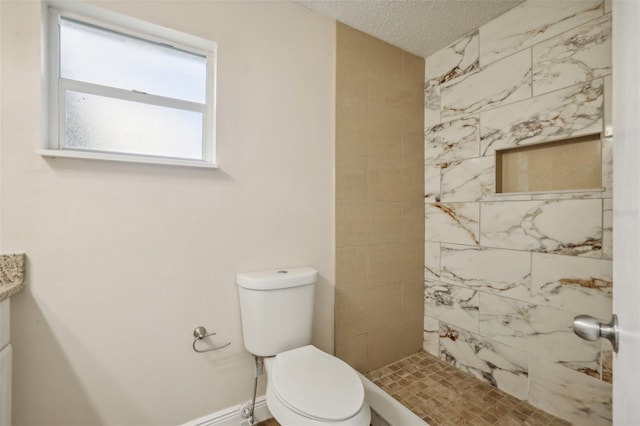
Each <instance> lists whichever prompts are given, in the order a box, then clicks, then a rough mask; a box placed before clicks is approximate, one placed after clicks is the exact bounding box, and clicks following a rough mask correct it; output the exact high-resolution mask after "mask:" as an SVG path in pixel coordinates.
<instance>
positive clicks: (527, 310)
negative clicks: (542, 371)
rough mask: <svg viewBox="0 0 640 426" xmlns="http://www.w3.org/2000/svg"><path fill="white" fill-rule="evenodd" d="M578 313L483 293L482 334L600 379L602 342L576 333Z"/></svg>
mask: <svg viewBox="0 0 640 426" xmlns="http://www.w3.org/2000/svg"><path fill="white" fill-rule="evenodd" d="M574 316H575V313H572V312H566V311H562V310H559V309H555V308H550V307H548V306H541V305H535V304H532V303H526V302H520V301H517V300H513V299H509V298H507V297H500V296H496V295H493V294H486V293H480V322H479V333H480V335H482V336H487V337H490V338H492V339H494V340H496V341H498V342H500V343H503V344H505V345H509V346H511V347H514V348H518V349H520V350H523V351H526V352H527V353H529V354H531V355H534V356H537V357H540V358H544V359H547V360H550V361H553V362H556V363H560V364H563V365H565V366H566V367H569V368H571V369H573V370H576V371H580V372H581V373H584V374H587V375H589V376H593V377H600V363H599V355H600V342H589V341H586V340H582V339H580V338H579V337H578V336H576V335H575V333H574V332H573V317H574Z"/></svg>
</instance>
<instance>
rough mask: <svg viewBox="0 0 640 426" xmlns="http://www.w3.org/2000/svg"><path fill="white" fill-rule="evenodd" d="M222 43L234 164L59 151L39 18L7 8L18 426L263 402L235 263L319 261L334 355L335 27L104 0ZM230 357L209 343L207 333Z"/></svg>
mask: <svg viewBox="0 0 640 426" xmlns="http://www.w3.org/2000/svg"><path fill="white" fill-rule="evenodd" d="M102 6H104V7H107V8H109V9H113V10H114V11H118V12H121V13H124V14H128V15H131V16H134V17H138V18H142V19H145V20H148V21H150V22H153V23H157V24H160V25H164V26H167V27H171V28H174V29H176V30H180V31H184V32H189V33H193V34H195V35H197V36H200V37H204V38H208V39H211V40H214V41H216V42H217V43H218V55H219V56H218V59H219V64H218V97H217V104H218V108H219V110H218V117H217V118H218V133H217V140H218V152H219V158H218V160H219V161H218V162H219V164H220V167H221V168H220V169H219V170H214V171H210V170H194V169H188V168H172V167H162V166H152V165H134V164H119V163H107V162H97V161H83V160H66V159H56V160H45V159H43V158H42V157H40V156H38V155H36V154H35V152H34V150H35V149H36V147H37V146H38V144H39V141H40V138H41V137H42V130H41V128H40V114H41V108H40V87H41V85H40V71H41V68H40V55H41V51H40V37H41V33H40V17H41V16H40V15H41V6H40V3H39V2H35V1H20V2H11V1H3V2H2V3H1V9H2V23H1V28H2V55H3V57H2V86H1V92H2V111H1V116H2V118H3V124H4V126H3V128H2V134H1V138H2V139H1V140H2V146H1V150H0V153H1V158H2V163H1V165H0V171H1V172H0V177H1V179H2V186H1V188H0V190H1V192H2V206H1V209H0V213H1V215H2V222H1V226H0V230H1V232H2V246H1V248H2V250H3V251H4V252H20V251H25V252H26V253H27V255H28V283H27V289H26V291H24V292H23V293H21V294H19V295H17V296H15V297H14V298H13V299H12V318H11V323H12V330H11V332H12V340H13V344H14V380H15V382H14V393H13V398H14V403H13V408H14V424H15V425H16V426H17V425H89V424H118V425H133V424H136V425H144V424H147V425H169V424H179V423H182V422H185V421H187V420H190V419H192V418H196V417H199V416H202V415H205V414H209V413H212V412H214V411H217V410H220V409H222V408H226V407H229V406H231V405H233V404H236V403H239V402H241V401H244V400H248V399H250V397H251V391H252V375H253V371H252V360H251V357H250V356H249V354H248V353H247V352H245V350H244V348H243V344H242V335H241V324H240V312H239V306H238V300H237V290H236V286H235V284H234V278H235V274H236V273H237V272H242V271H251V270H260V269H264V268H276V267H282V266H300V265H313V266H315V267H316V268H317V269H318V270H319V272H320V281H319V286H318V289H317V296H318V297H317V303H316V315H315V328H314V343H315V344H316V345H317V346H319V347H320V348H322V349H324V350H326V351H329V352H331V351H332V350H333V321H332V318H333V297H334V296H333V275H334V254H333V253H334V234H333V229H334V223H333V203H334V190H333V158H334V153H333V150H334V148H333V140H334V119H333V117H334V104H335V101H334V93H335V89H334V51H335V24H334V22H333V21H332V20H330V19H328V18H325V17H322V16H320V15H317V14H315V13H312V12H310V11H308V10H306V9H304V8H302V7H300V6H298V5H295V4H292V3H288V2H275V3H274V2H257V1H256V2H179V1H170V2H159V1H154V2H148V1H140V2H105V3H102ZM198 325H204V326H206V327H207V328H208V329H209V330H210V331H216V332H217V333H218V336H217V337H216V338H215V339H213V342H215V343H224V342H226V341H231V342H232V345H231V346H230V347H229V348H228V349H225V350H223V351H220V352H217V353H210V354H206V355H204V354H196V353H195V352H193V351H192V349H191V343H192V340H193V337H192V334H191V333H192V331H193V329H194V327H196V326H198Z"/></svg>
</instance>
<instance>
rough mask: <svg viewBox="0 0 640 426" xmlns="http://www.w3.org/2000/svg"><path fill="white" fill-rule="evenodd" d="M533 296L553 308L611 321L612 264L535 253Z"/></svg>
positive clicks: (533, 257) (600, 260)
mask: <svg viewBox="0 0 640 426" xmlns="http://www.w3.org/2000/svg"><path fill="white" fill-rule="evenodd" d="M531 265H532V267H531V292H532V294H533V295H534V296H535V297H536V299H538V298H541V299H542V300H543V303H544V304H545V305H548V306H552V307H554V308H558V309H562V310H565V311H570V312H574V313H580V314H587V315H593V316H595V317H597V318H600V319H602V320H606V321H608V320H609V319H610V318H611V309H612V300H611V294H612V290H613V285H612V266H611V261H610V260H603V259H588V258H582V257H575V256H558V255H554V254H542V253H533V254H532V259H531Z"/></svg>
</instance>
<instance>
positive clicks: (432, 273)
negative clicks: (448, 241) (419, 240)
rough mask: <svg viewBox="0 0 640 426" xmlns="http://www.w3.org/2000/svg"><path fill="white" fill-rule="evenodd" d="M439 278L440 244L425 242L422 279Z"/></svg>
mask: <svg viewBox="0 0 640 426" xmlns="http://www.w3.org/2000/svg"><path fill="white" fill-rule="evenodd" d="M439 278H440V243H439V242H434V241H425V243H424V279H425V280H432V281H433V280H435V281H437V280H438V279H439Z"/></svg>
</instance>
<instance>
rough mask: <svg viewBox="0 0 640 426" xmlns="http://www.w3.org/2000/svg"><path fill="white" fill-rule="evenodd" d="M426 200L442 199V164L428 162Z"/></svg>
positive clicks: (425, 179)
mask: <svg viewBox="0 0 640 426" xmlns="http://www.w3.org/2000/svg"><path fill="white" fill-rule="evenodd" d="M424 200H425V201H430V202H438V201H440V166H439V165H437V164H428V165H426V166H425V168H424Z"/></svg>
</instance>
